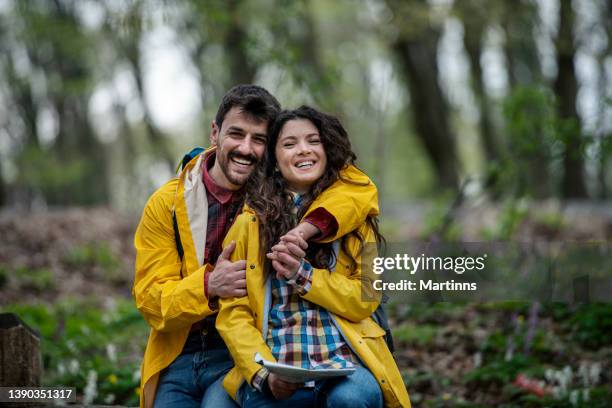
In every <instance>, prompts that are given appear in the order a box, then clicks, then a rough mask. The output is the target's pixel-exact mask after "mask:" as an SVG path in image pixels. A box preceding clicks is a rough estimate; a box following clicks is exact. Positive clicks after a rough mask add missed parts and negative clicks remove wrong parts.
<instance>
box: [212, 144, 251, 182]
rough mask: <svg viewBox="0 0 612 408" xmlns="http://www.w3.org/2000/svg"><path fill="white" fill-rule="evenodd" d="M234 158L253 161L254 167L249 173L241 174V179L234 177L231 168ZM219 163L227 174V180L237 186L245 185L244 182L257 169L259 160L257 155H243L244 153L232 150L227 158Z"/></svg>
mask: <svg viewBox="0 0 612 408" xmlns="http://www.w3.org/2000/svg"><path fill="white" fill-rule="evenodd" d="M233 158H236V159H242V160H249V161H251V166H252V167H251V169H250V172H249V174H244V175H242V174H241V175H240V178H239V179H238V178H236V177H234V176H233V175H232V172H231V171H230V169H229V167H230V164H231V161H232V159H233ZM219 164H220V167H221V171H222V172H223V174H224V175H225V178H227V180H228V181H229V182H230V183H232V184H233V185H235V186H243V185H244V183H246V181H247V179H248V178H249V177H250V176H251V174H253V171H255V166H257V164H258V160H257V157H256V156H255V155H252V154H249V155H243V154H240V153H236V152H230V153H228V154H227V155H226V156H225V160H220V162H219Z"/></svg>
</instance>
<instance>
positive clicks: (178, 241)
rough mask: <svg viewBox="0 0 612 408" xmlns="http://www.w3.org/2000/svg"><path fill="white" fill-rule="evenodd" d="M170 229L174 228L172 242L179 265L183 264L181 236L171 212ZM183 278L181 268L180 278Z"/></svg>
mask: <svg viewBox="0 0 612 408" xmlns="http://www.w3.org/2000/svg"><path fill="white" fill-rule="evenodd" d="M172 227H173V228H174V242H176V251H177V252H178V255H179V258H180V260H181V263H183V255H185V251H183V243H182V242H181V234H179V229H178V222H177V221H176V213H175V212H174V211H172ZM182 277H183V268H181V278H182Z"/></svg>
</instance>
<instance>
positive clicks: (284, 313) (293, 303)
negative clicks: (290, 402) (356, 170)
mask: <svg viewBox="0 0 612 408" xmlns="http://www.w3.org/2000/svg"><path fill="white" fill-rule="evenodd" d="M295 203H296V207H299V205H300V204H301V197H300V196H296V198H295ZM311 286H312V266H311V265H310V263H309V262H308V261H306V260H303V261H302V264H301V265H300V268H299V270H298V272H297V273H296V276H295V277H294V278H293V279H291V280H285V279H278V278H276V277H273V278H272V306H271V310H270V315H269V317H268V333H267V337H266V342H267V344H268V346H269V347H270V349H271V351H272V354H273V355H274V357H275V358H276V360H277V361H278V362H279V363H284V364H289V365H293V366H298V367H302V368H308V369H313V368H314V369H316V368H347V367H352V366H354V365H355V363H356V358H355V357H354V356H353V353H352V351H351V349H350V348H349V346H348V344H347V343H346V342H345V341H344V339H343V338H342V335H341V334H340V331H339V330H338V328H337V327H336V325H335V323H334V322H333V320H332V318H331V315H330V313H329V312H328V311H327V310H326V309H324V308H322V307H320V306H318V305H316V304H314V303H312V302H309V301H307V300H305V299H304V298H303V297H302V296H303V295H305V294H306V293H308V291H309V290H310V288H311ZM267 375H268V372H267V370H266V369H261V370H260V371H259V372H258V373H257V374H256V376H255V377H254V379H253V386H255V387H256V388H257V389H259V390H261V387H262V385H263V383H264V381H265V379H266V377H267ZM306 385H307V386H312V385H314V383H312V382H311V383H310V384H306Z"/></svg>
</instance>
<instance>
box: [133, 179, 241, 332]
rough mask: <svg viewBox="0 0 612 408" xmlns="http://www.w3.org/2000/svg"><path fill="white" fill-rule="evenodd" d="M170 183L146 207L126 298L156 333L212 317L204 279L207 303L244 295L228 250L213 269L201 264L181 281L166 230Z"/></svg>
mask: <svg viewBox="0 0 612 408" xmlns="http://www.w3.org/2000/svg"><path fill="white" fill-rule="evenodd" d="M175 189H176V180H174V181H171V182H169V183H167V184H166V185H165V186H164V187H162V188H161V189H160V190H158V191H157V192H156V193H155V194H154V195H153V196H152V197H151V198H150V199H149V202H148V203H147V205H146V207H145V209H144V211H143V215H142V219H141V220H140V224H139V225H138V229H137V230H136V235H135V237H134V246H135V247H136V275H135V278H134V287H133V289H132V294H133V296H134V299H135V301H136V307H137V308H138V310H139V311H140V312H141V313H142V315H143V316H144V318H145V320H146V321H147V322H148V323H149V325H150V326H151V327H152V328H154V329H155V330H158V331H173V330H177V329H180V328H184V327H189V326H191V325H192V324H193V323H195V322H197V321H199V320H201V319H203V318H204V317H206V316H208V315H210V314H211V313H213V310H211V305H210V304H209V298H208V296H207V294H206V292H205V289H204V275H205V273H208V274H209V279H208V295H209V296H210V298H211V299H212V298H215V297H228V296H237V295H241V294H244V293H245V292H244V288H245V286H246V282H245V279H244V278H245V262H244V261H242V262H231V261H229V256H230V255H231V251H232V249H233V247H232V246H230V247H229V248H225V249H224V250H223V253H222V255H221V256H220V257H219V260H218V261H217V265H216V266H214V267H213V266H212V265H209V264H206V265H204V266H202V267H201V268H199V269H198V270H196V271H195V272H193V273H192V274H190V275H189V276H186V277H184V278H183V277H182V276H181V267H182V263H181V260H180V258H179V255H178V251H177V248H176V241H175V238H174V228H173V225H172V203H173V199H174V191H175Z"/></svg>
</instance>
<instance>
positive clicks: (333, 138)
mask: <svg viewBox="0 0 612 408" xmlns="http://www.w3.org/2000/svg"><path fill="white" fill-rule="evenodd" d="M290 120H308V121H310V122H311V123H312V124H313V125H314V126H315V127H316V128H317V130H318V131H319V136H320V138H321V143H322V145H323V148H324V149H325V154H326V156H327V166H326V168H325V172H324V173H323V175H322V176H321V177H320V178H319V179H318V180H317V181H316V182H315V183H314V184H313V185H312V187H311V188H310V191H308V192H307V193H306V194H304V195H303V196H302V205H301V207H300V209H299V211H298V213H297V217H296V216H295V214H294V211H293V210H294V203H293V199H292V195H291V193H290V192H289V191H288V190H287V183H286V181H285V179H284V178H283V176H282V175H281V173H280V171H279V170H278V168H277V160H276V157H275V154H274V152H275V148H276V143H277V142H278V138H279V135H280V133H281V131H282V129H283V127H284V125H285V124H286V123H287V122H288V121H290ZM356 159H357V156H356V155H355V153H353V151H352V150H351V143H350V141H349V138H348V134H347V132H346V130H345V129H344V127H343V126H342V124H340V121H339V120H338V119H337V118H335V117H334V116H331V115H328V114H325V113H323V112H319V111H317V110H316V109H313V108H311V107H309V106H301V107H299V108H297V109H295V110H285V111H282V112H281V113H280V114H279V115H278V116H277V117H276V120H275V121H274V123H273V124H272V126H271V127H270V132H269V136H268V144H267V147H266V152H265V154H264V157H263V159H262V160H261V162H260V165H259V166H258V167H257V169H256V170H255V171H254V173H253V175H252V176H251V178H250V180H249V182H248V183H247V187H246V196H247V198H246V202H247V204H248V205H249V207H251V208H252V209H253V210H254V211H255V212H256V213H257V215H258V217H259V240H260V248H261V250H260V251H261V252H260V254H259V256H260V257H261V259H262V260H264V261H265V265H266V266H265V269H266V272H268V273H270V272H271V271H272V268H271V264H270V262H269V261H268V260H267V259H266V257H265V254H266V253H267V252H268V251H269V249H270V248H271V247H272V246H273V245H274V244H276V243H277V242H278V241H279V239H280V237H281V236H283V235H284V234H286V233H287V232H288V231H289V230H291V229H292V228H294V227H295V226H296V225H297V223H298V222H299V220H301V219H302V217H303V216H304V214H305V213H306V211H307V210H308V207H310V204H312V202H313V201H314V199H315V198H316V197H317V196H318V195H319V194H321V192H323V191H324V190H325V189H327V188H328V187H329V186H331V185H332V184H333V183H334V182H335V181H337V180H338V179H341V178H342V177H341V175H340V171H341V170H342V169H343V168H345V167H347V166H348V165H352V164H354V163H355V160H356ZM342 180H343V181H344V182H346V183H350V184H357V185H359V183H357V182H354V181H351V180H346V179H342ZM367 223H368V224H369V225H370V226H371V228H372V230H373V231H374V234H375V237H376V240H377V242H378V243H380V242H381V241H384V238H383V237H382V235H381V234H380V233H379V230H378V220H377V219H376V218H375V217H370V216H368V218H367ZM350 235H352V236H355V237H356V238H357V239H358V240H359V242H360V243H361V247H362V249H363V244H364V237H362V236H361V235H360V234H359V233H358V231H353V232H351V233H350V234H348V235H346V236H344V237H343V238H342V239H341V248H342V250H343V251H344V252H345V253H346V254H348V255H349V256H350V257H351V263H352V265H351V267H352V268H353V267H355V266H356V260H355V258H354V257H352V256H351V255H350V252H349V251H347V248H346V245H347V238H348V236H350ZM307 258H308V260H309V261H310V262H311V263H312V264H313V265H314V266H315V267H318V268H325V269H327V268H328V267H329V266H331V265H333V264H334V263H335V259H334V251H333V248H332V246H331V244H313V243H310V244H309V248H308V253H307Z"/></svg>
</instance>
